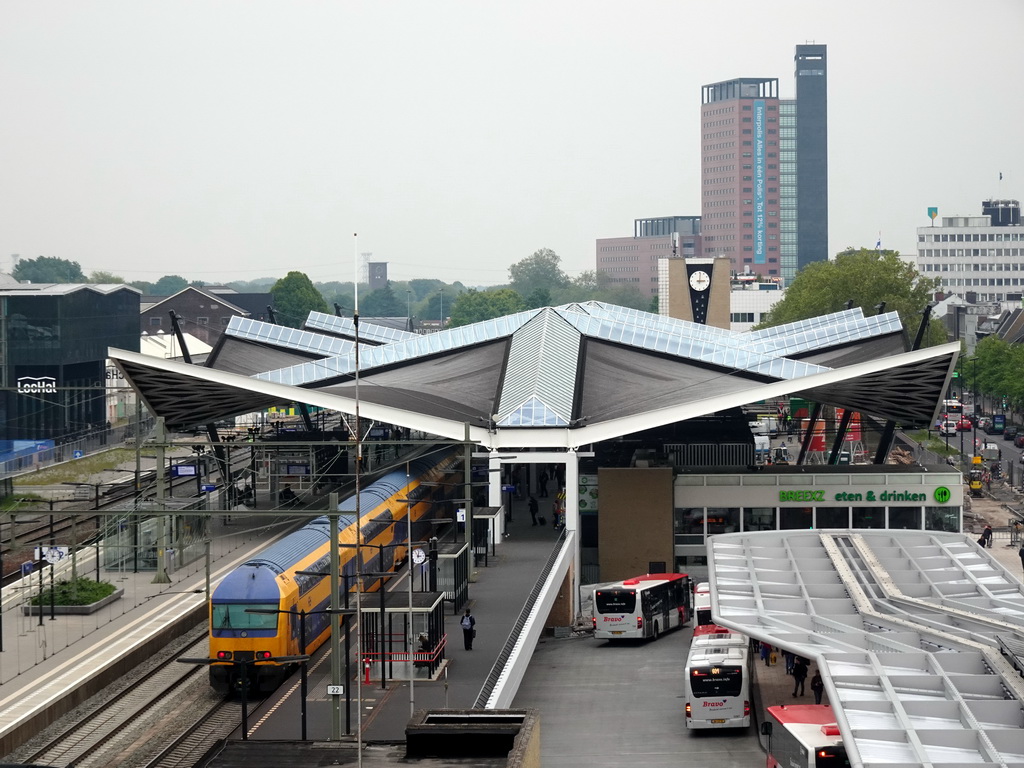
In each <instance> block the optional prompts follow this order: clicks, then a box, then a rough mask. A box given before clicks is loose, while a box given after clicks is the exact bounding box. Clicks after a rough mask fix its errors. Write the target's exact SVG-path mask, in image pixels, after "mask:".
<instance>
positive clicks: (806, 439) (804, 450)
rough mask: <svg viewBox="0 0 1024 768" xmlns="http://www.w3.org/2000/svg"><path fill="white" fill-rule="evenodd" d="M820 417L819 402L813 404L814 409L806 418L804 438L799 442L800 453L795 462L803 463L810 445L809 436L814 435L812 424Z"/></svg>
mask: <svg viewBox="0 0 1024 768" xmlns="http://www.w3.org/2000/svg"><path fill="white" fill-rule="evenodd" d="M820 418H821V403H815V404H814V410H813V411H811V415H810V418H808V419H807V429H806V430H805V431H804V439H803V441H802V442H801V443H800V455H799V456H798V457H797V459H796V463H797V464H803V463H804V459H806V458H807V449H808V448H809V447H810V445H811V438H812V437H813V436H814V425H815V424H817V423H818V419H820Z"/></svg>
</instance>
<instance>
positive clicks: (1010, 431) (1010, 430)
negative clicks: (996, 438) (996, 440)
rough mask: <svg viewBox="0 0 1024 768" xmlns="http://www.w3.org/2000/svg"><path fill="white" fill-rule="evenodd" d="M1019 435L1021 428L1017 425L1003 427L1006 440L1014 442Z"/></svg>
mask: <svg viewBox="0 0 1024 768" xmlns="http://www.w3.org/2000/svg"><path fill="white" fill-rule="evenodd" d="M1019 433H1020V427H1018V426H1017V425H1016V424H1007V425H1006V426H1005V427H1003V439H1004V440H1013V439H1014V438H1016V437H1017V435H1018V434H1019Z"/></svg>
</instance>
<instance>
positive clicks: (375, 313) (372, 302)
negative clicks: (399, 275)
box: [359, 280, 406, 317]
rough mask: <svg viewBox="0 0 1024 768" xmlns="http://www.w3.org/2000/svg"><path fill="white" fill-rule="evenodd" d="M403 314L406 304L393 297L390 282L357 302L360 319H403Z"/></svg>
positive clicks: (393, 293) (393, 292)
mask: <svg viewBox="0 0 1024 768" xmlns="http://www.w3.org/2000/svg"><path fill="white" fill-rule="evenodd" d="M403 298H404V297H403ZM405 312H406V302H404V301H399V300H398V297H397V296H395V291H394V289H393V288H392V287H391V281H390V280H388V282H387V284H386V285H385V286H384V287H383V288H378V289H377V290H376V291H374V292H373V293H371V294H370V295H369V296H367V297H366V298H365V299H361V300H360V302H359V315H360V316H361V317H405Z"/></svg>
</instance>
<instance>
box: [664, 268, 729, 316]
mask: <svg viewBox="0 0 1024 768" xmlns="http://www.w3.org/2000/svg"><path fill="white" fill-rule="evenodd" d="M658 306H659V309H660V313H661V314H662V315H668V316H669V317H675V318H678V319H680V320H689V321H691V322H694V323H700V324H701V325H713V326H715V327H718V328H728V327H729V259H728V258H717V259H680V258H665V259H661V260H660V262H659V275H658Z"/></svg>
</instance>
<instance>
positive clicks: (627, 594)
mask: <svg viewBox="0 0 1024 768" xmlns="http://www.w3.org/2000/svg"><path fill="white" fill-rule="evenodd" d="M594 605H595V606H597V611H598V613H633V611H635V610H636V592H634V591H632V590H625V589H599V590H597V592H596V593H595V594H594Z"/></svg>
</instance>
